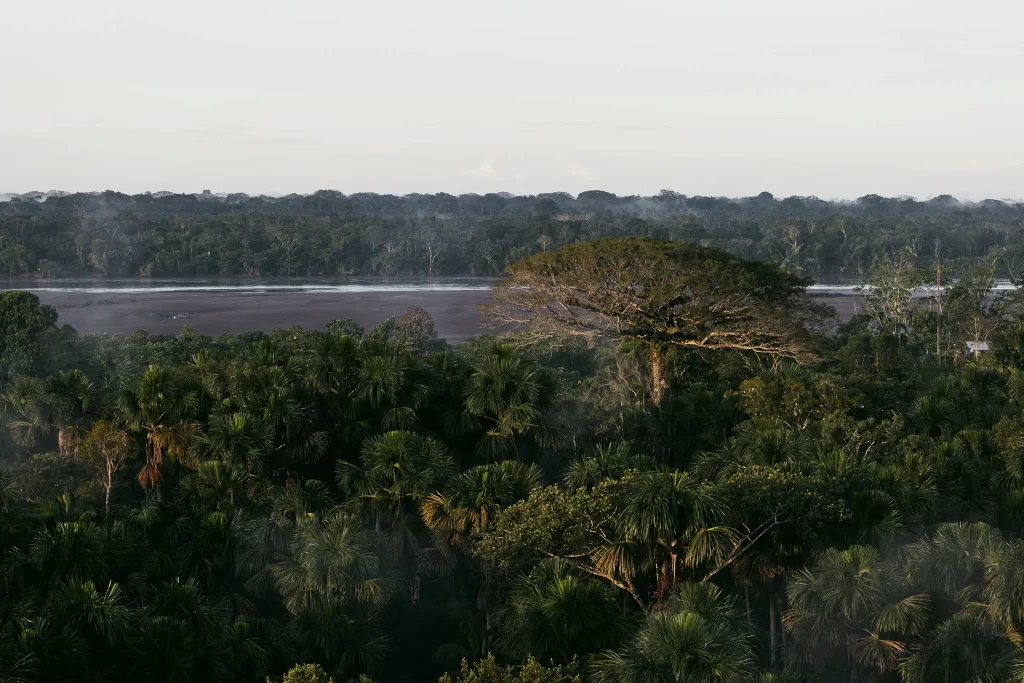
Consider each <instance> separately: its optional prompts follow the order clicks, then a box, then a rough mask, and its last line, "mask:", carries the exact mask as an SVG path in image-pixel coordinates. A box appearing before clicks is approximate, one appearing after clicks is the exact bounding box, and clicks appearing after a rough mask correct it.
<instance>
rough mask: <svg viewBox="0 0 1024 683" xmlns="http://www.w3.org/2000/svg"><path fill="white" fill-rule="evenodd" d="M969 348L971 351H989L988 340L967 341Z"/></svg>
mask: <svg viewBox="0 0 1024 683" xmlns="http://www.w3.org/2000/svg"><path fill="white" fill-rule="evenodd" d="M966 344H967V350H968V351H970V352H971V353H977V352H978V351H988V342H983V341H969V342H966Z"/></svg>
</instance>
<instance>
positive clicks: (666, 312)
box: [483, 237, 825, 404]
mask: <svg viewBox="0 0 1024 683" xmlns="http://www.w3.org/2000/svg"><path fill="white" fill-rule="evenodd" d="M808 284H809V281H808V280H806V279H804V278H800V277H797V276H794V275H791V274H789V273H787V272H786V271H784V270H782V269H781V268H780V267H778V266H775V265H772V264H768V263H753V262H747V261H741V260H738V259H736V258H734V257H732V256H730V255H728V254H726V253H725V252H721V251H718V250H715V249H710V248H706V247H700V246H696V245H693V244H690V243H689V242H683V241H676V242H665V241H661V240H654V239H650V238H645V237H630V238H613V239H603V240H596V241H593V242H581V243H577V244H572V245H569V246H565V247H562V248H561V249H558V250H556V251H554V252H546V253H541V254H535V255H534V256H531V257H529V258H527V259H525V260H523V261H520V262H519V263H516V264H513V265H511V266H509V267H508V269H507V270H506V277H505V279H504V280H502V281H501V282H499V283H497V284H496V285H495V286H494V287H493V290H492V291H493V297H494V301H495V303H494V304H491V305H488V306H485V307H484V308H483V311H484V314H485V316H486V317H487V318H489V319H490V321H491V322H492V323H493V324H495V325H498V326H510V327H511V328H512V330H513V331H515V332H517V333H521V334H523V335H524V336H525V337H526V338H527V339H534V340H539V339H548V338H553V337H554V338H564V337H573V336H575V337H582V338H584V339H588V340H596V339H599V338H609V339H632V340H636V341H640V342H643V343H644V344H645V345H646V346H647V348H648V350H649V353H650V364H651V376H652V399H653V400H654V402H655V403H656V404H657V403H660V401H661V396H662V392H663V388H664V385H665V374H664V367H663V366H664V355H665V352H666V351H667V350H668V349H669V348H671V347H673V346H675V347H680V348H683V349H689V350H695V351H700V352H707V351H740V352H747V353H751V354H754V355H756V356H766V357H771V358H774V359H779V358H793V359H798V360H809V359H811V358H813V357H815V354H814V352H813V348H812V344H811V334H810V331H809V327H810V326H811V325H813V324H817V323H819V322H820V321H821V319H822V316H823V314H824V313H825V311H824V310H823V309H822V308H821V307H820V306H816V305H814V304H812V303H811V302H810V300H809V299H807V297H806V295H805V289H806V287H807V285H808Z"/></svg>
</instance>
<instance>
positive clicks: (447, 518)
mask: <svg viewBox="0 0 1024 683" xmlns="http://www.w3.org/2000/svg"><path fill="white" fill-rule="evenodd" d="M539 485H540V470H539V469H538V468H537V466H536V465H524V464H523V463H521V462H518V461H515V460H503V461H501V462H498V463H494V464H492V465H480V466H477V467H473V468H471V469H469V470H466V471H465V472H463V473H462V474H460V475H459V476H458V477H456V478H455V479H454V480H453V481H452V482H451V483H450V484H449V485H448V486H447V487H446V488H445V490H444V492H443V493H441V492H435V493H432V494H430V495H429V496H427V497H426V498H424V499H423V502H422V503H421V504H420V514H421V515H422V516H423V522H424V523H425V524H426V525H427V527H428V528H429V529H430V530H431V531H432V532H433V533H434V536H435V539H436V540H437V546H438V551H439V553H442V555H441V559H440V563H448V562H449V561H450V560H453V559H454V558H449V557H447V556H446V554H447V553H448V552H450V550H451V549H455V550H462V551H464V552H468V551H469V550H470V547H471V544H472V540H473V538H475V537H476V536H478V535H479V534H481V533H483V532H485V531H487V530H488V529H489V528H490V526H491V523H492V521H493V520H494V517H495V515H497V514H498V512H499V511H500V510H501V509H502V508H505V507H508V506H510V505H512V504H513V503H515V502H517V501H520V500H525V499H526V498H527V497H528V496H529V495H530V492H531V491H533V490H534V489H536V488H537V487H538V486H539ZM478 568H479V571H480V579H481V580H480V586H479V588H478V590H477V609H478V610H479V611H480V612H481V613H482V614H483V615H484V616H483V619H482V621H483V629H482V630H483V633H482V634H481V637H480V638H479V641H478V642H479V643H480V648H481V651H480V655H481V656H484V655H486V654H487V652H488V651H489V644H490V635H491V631H492V630H493V623H492V617H493V615H492V607H493V602H494V595H493V593H494V585H493V584H494V577H493V576H492V575H491V571H490V569H489V567H488V565H486V564H484V563H482V562H481V563H479V564H478Z"/></svg>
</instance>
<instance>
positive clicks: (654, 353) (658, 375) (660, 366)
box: [651, 345, 665, 406]
mask: <svg viewBox="0 0 1024 683" xmlns="http://www.w3.org/2000/svg"><path fill="white" fill-rule="evenodd" d="M664 393H665V357H664V356H663V355H662V353H661V351H659V350H658V349H657V348H656V347H655V346H654V345H651V402H652V403H654V405H656V406H660V405H661V399H662V396H663V395H664Z"/></svg>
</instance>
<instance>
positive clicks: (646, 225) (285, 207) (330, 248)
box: [0, 190, 1024, 277]
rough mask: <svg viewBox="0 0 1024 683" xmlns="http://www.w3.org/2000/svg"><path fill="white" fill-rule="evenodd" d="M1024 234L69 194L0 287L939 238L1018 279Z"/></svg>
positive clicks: (435, 204) (784, 260)
mask: <svg viewBox="0 0 1024 683" xmlns="http://www.w3.org/2000/svg"><path fill="white" fill-rule="evenodd" d="M40 199H41V197H40ZM1022 234H1024V205H1022V204H1014V203H1007V202H1002V201H997V200H987V201H984V202H979V203H974V204H964V203H961V202H958V201H957V200H956V199H954V198H952V197H949V196H940V197H937V198H935V199H930V200H927V201H916V200H913V199H892V198H884V197H880V196H877V195H867V196H865V197H861V198H859V199H857V200H855V201H850V202H829V201H823V200H820V199H817V198H815V197H788V198H785V199H776V198H775V197H773V196H772V195H771V194H769V193H766V192H765V193H761V194H760V195H758V196H756V197H748V198H741V199H728V198H718V197H700V196H690V197H688V196H685V195H682V194H678V193H675V192H671V191H663V192H661V193H660V194H658V195H655V196H652V197H617V196H615V195H614V194H611V193H608V192H602V191H597V190H595V191H590V192H584V193H582V194H580V195H579V196H578V197H572V196H571V195H568V194H565V193H557V192H555V193H547V194H541V195H537V196H512V195H505V194H487V195H460V196H454V195H448V194H437V195H407V196H404V197H396V196H391V195H377V194H372V193H359V194H352V195H344V194H342V193H340V192H334V191H321V192H317V193H315V194H312V195H308V196H300V195H289V196H287V197H280V198H271V197H249V196H247V195H241V194H234V195H226V196H217V195H206V194H201V195H175V194H170V193H156V194H143V195H134V196H129V195H124V194H118V193H115V192H104V193H95V194H70V195H65V194H60V193H57V194H55V195H51V196H49V197H47V198H45V201H40V200H39V199H37V198H34V197H15V198H12V199H11V201H7V202H0V274H6V275H8V276H16V275H25V274H28V275H61V274H68V275H70V274H101V275H111V276H126V277H136V276H154V277H158V276H184V275H204V276H210V275H264V276H271V275H338V274H356V275H438V276H439V275H498V274H500V273H501V272H503V271H504V269H505V268H506V267H507V266H509V265H511V264H513V263H515V262H517V261H519V260H521V259H523V258H525V257H526V256H529V255H531V254H534V253H538V252H545V251H551V250H553V249H557V248H558V247H561V246H564V245H567V244H571V243H574V242H578V241H585V240H591V239H596V238H602V237H624V236H637V235H642V236H648V237H656V238H662V239H672V240H678V239H684V240H688V241H690V242H694V243H699V244H702V245H705V246H711V247H715V248H718V249H722V250H724V251H727V252H729V253H731V254H733V255H735V256H738V257H740V258H744V259H748V260H760V261H774V262H778V263H780V264H782V265H783V266H785V267H786V268H787V269H788V270H790V271H791V272H794V273H798V274H805V275H812V276H826V275H827V276H834V275H838V274H848V275H854V276H861V275H864V274H866V273H867V272H868V271H869V270H871V268H872V267H873V266H874V265H875V264H877V263H878V262H880V261H881V260H882V259H884V258H886V256H887V255H891V254H892V253H895V252H897V251H899V250H902V249H904V248H910V250H911V251H912V253H913V257H914V259H915V261H916V264H917V265H919V266H925V265H928V264H929V263H930V261H931V259H932V258H933V256H934V249H933V245H934V242H935V240H936V239H938V240H940V241H941V243H942V245H943V246H942V253H943V258H944V259H945V260H946V261H947V263H948V265H950V266H952V267H954V268H955V267H956V264H957V262H959V261H962V260H965V259H966V260H969V259H972V258H977V257H980V256H983V255H984V254H986V253H987V252H988V251H989V250H990V249H991V248H993V247H1005V248H1007V249H1009V250H1010V251H1011V252H1012V253H1011V257H1012V258H1011V261H1012V262H1013V264H1014V267H1016V264H1017V263H1019V262H1024V252H1021V250H1022V249H1024V246H1022V245H1024V240H1022V239H1021V237H1022Z"/></svg>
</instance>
